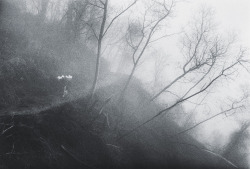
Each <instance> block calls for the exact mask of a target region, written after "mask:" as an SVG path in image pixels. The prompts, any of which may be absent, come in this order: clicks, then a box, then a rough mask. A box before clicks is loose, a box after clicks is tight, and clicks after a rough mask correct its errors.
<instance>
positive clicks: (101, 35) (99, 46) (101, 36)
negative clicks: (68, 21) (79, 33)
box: [89, 0, 137, 100]
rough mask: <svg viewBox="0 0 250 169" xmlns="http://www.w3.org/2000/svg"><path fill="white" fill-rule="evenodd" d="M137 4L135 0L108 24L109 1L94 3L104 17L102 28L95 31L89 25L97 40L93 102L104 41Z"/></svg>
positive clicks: (91, 96) (92, 89)
mask: <svg viewBox="0 0 250 169" xmlns="http://www.w3.org/2000/svg"><path fill="white" fill-rule="evenodd" d="M136 2H137V0H135V1H134V2H133V3H131V4H130V5H129V6H128V7H127V8H125V9H124V10H122V11H121V12H120V13H118V14H117V15H116V16H115V17H113V18H112V19H111V20H110V22H109V23H107V17H108V4H109V1H108V0H105V1H102V0H99V1H94V3H92V5H93V6H95V7H96V8H100V9H101V10H102V11H103V14H102V17H101V26H100V28H98V29H97V30H95V28H94V27H92V25H89V26H90V28H91V30H92V31H93V34H94V35H95V38H96V40H97V54H96V56H97V58H96V67H95V75H94V81H93V84H92V88H91V91H90V100H92V98H93V95H94V93H95V90H96V85H97V81H98V76H99V67H100V58H101V52H102V43H103V39H104V37H105V36H106V35H107V33H108V31H109V29H110V28H111V26H112V25H113V24H114V22H115V21H116V20H117V19H118V18H119V17H120V16H121V15H122V14H124V13H125V12H126V11H128V10H129V9H130V8H131V7H132V6H133V5H134V4H135V3H136ZM97 32H98V33H97Z"/></svg>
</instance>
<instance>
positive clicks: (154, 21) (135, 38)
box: [120, 0, 175, 98]
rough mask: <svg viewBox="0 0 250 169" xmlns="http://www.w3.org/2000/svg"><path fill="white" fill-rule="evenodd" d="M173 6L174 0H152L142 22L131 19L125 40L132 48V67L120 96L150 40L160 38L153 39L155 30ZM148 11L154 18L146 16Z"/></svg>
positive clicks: (123, 92) (158, 28) (156, 30)
mask: <svg viewBox="0 0 250 169" xmlns="http://www.w3.org/2000/svg"><path fill="white" fill-rule="evenodd" d="M174 6H175V2H174V1H173V0H172V1H170V2H169V3H168V2H166V1H165V0H164V1H163V2H158V1H156V0H153V4H152V5H150V6H149V7H148V9H147V10H146V11H145V13H144V15H143V19H142V22H140V21H133V22H131V23H130V25H129V27H128V31H127V35H126V42H127V44H128V45H129V46H130V47H131V49H132V60H133V67H132V70H131V72H130V74H129V77H128V79H127V81H126V83H125V85H124V88H123V90H122V92H121V95H120V98H123V96H124V94H125V92H126V90H127V88H128V86H129V84H130V82H131V80H132V78H133V76H134V73H135V71H136V68H137V67H138V65H139V63H140V61H141V59H142V57H143V55H144V53H145V51H146V49H147V48H148V47H149V45H150V44H151V43H152V42H155V41H156V40H160V39H161V38H162V37H160V38H157V39H153V38H154V35H155V34H156V32H158V31H159V30H160V28H161V24H162V23H163V22H164V21H165V20H166V19H167V18H168V17H169V16H170V14H171V13H172V10H173V7H174ZM150 11H151V12H153V14H152V13H151V17H152V15H154V16H155V18H151V19H148V18H147V15H148V13H149V12H150Z"/></svg>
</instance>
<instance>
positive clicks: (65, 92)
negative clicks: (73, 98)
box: [57, 75, 72, 97]
mask: <svg viewBox="0 0 250 169" xmlns="http://www.w3.org/2000/svg"><path fill="white" fill-rule="evenodd" d="M57 79H58V80H59V81H60V82H61V83H62V86H63V95H62V97H66V96H67V95H68V93H69V92H68V86H69V85H70V81H71V80H72V76H71V75H66V76H64V75H62V76H57Z"/></svg>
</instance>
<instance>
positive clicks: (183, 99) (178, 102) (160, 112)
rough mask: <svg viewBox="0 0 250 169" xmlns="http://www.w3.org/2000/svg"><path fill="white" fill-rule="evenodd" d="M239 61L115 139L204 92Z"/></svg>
mask: <svg viewBox="0 0 250 169" xmlns="http://www.w3.org/2000/svg"><path fill="white" fill-rule="evenodd" d="M238 62H239V61H237V62H235V63H233V64H232V65H230V66H228V67H227V68H225V69H223V70H222V71H221V73H220V74H219V75H217V76H216V77H215V78H214V79H213V80H211V81H210V82H209V83H208V84H207V85H206V86H204V87H203V88H202V89H201V90H199V91H198V92H196V93H194V94H192V95H190V96H188V97H186V98H181V99H180V100H177V101H176V102H175V103H174V104H172V105H171V106H169V107H167V108H165V109H163V110H161V111H159V112H158V113H157V114H156V115H154V116H153V117H151V118H149V119H148V120H146V121H145V122H143V123H142V124H140V125H138V126H137V127H135V128H133V129H131V130H130V131H128V132H127V133H125V134H124V135H122V136H121V137H120V138H118V139H117V140H118V141H119V140H121V139H123V138H124V137H126V136H128V135H130V134H131V133H133V132H135V131H136V130H138V129H139V128H141V127H142V126H144V125H146V124H147V123H149V122H150V121H152V120H154V119H155V118H157V117H159V116H160V115H162V114H163V113H165V112H169V111H170V110H171V109H173V108H174V107H176V106H177V105H179V104H180V103H183V102H185V101H186V100H188V99H190V98H192V97H194V96H196V95H198V94H200V93H202V92H204V91H205V90H207V89H208V88H209V87H210V86H211V85H212V84H213V83H215V81H217V80H218V79H219V78H220V77H221V76H224V73H225V72H226V71H227V70H229V69H231V68H233V67H234V66H235V65H237V64H238Z"/></svg>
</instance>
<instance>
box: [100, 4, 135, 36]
mask: <svg viewBox="0 0 250 169" xmlns="http://www.w3.org/2000/svg"><path fill="white" fill-rule="evenodd" d="M136 2H137V0H135V1H134V2H133V3H132V4H130V5H129V6H128V7H127V8H126V9H124V10H123V11H122V12H120V13H119V14H118V15H116V16H115V17H114V18H113V19H112V20H111V22H110V23H109V25H108V27H107V28H106V29H105V31H104V33H103V36H105V34H106V33H107V31H108V30H109V28H110V27H111V25H112V24H113V22H114V21H115V20H116V19H117V18H118V17H119V16H121V15H122V14H123V13H125V12H126V11H127V10H128V9H129V8H131V7H132V6H133V5H134V4H136Z"/></svg>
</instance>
